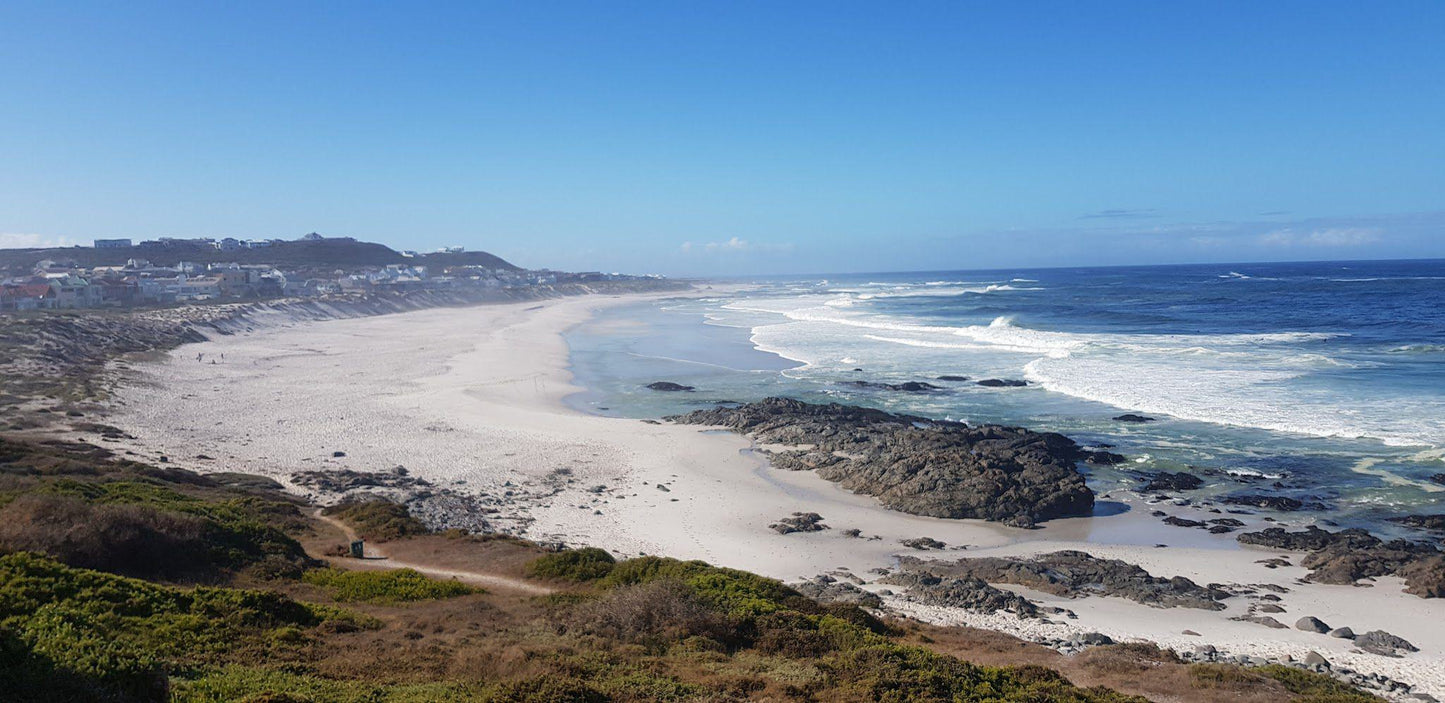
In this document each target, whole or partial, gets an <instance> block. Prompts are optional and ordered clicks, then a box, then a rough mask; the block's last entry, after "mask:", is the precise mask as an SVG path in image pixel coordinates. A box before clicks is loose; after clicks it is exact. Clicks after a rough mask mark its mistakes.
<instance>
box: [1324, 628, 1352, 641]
mask: <svg viewBox="0 0 1445 703" xmlns="http://www.w3.org/2000/svg"><path fill="white" fill-rule="evenodd" d="M1330 637H1338V638H1339V639H1342V640H1352V639H1354V638H1355V631H1354V630H1351V629H1350V628H1348V627H1337V628H1335V629H1333V630H1330Z"/></svg>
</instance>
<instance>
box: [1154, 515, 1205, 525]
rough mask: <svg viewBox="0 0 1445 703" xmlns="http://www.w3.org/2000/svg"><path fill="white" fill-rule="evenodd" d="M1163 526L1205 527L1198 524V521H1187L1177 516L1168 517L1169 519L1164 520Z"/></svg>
mask: <svg viewBox="0 0 1445 703" xmlns="http://www.w3.org/2000/svg"><path fill="white" fill-rule="evenodd" d="M1164 524H1166V525H1173V526H1175V527H1204V526H1205V524H1204V523H1202V522H1200V521H1198V520H1190V519H1188V518H1182V517H1179V516H1177V515H1170V516H1169V517H1166V518H1164Z"/></svg>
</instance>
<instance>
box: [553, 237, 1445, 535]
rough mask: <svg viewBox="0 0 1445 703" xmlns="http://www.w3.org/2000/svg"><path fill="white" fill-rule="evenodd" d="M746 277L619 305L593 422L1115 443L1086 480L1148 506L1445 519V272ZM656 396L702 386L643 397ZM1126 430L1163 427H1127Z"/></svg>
mask: <svg viewBox="0 0 1445 703" xmlns="http://www.w3.org/2000/svg"><path fill="white" fill-rule="evenodd" d="M747 283H749V284H751V286H752V287H751V289H750V290H747V291H746V292H737V293H734V292H729V293H726V294H718V295H715V296H711V297H703V298H700V299H675V300H664V301H660V302H649V303H643V304H638V305H632V306H625V307H620V308H615V309H612V310H609V311H606V312H604V313H602V314H600V315H599V316H598V317H596V318H594V319H592V320H590V321H589V322H587V323H585V324H583V325H580V326H578V327H577V328H575V329H573V330H572V331H571V332H569V334H568V338H567V339H568V343H569V344H570V345H571V349H572V361H573V368H574V372H575V374H576V377H577V380H578V383H579V384H580V385H582V386H583V387H584V388H586V389H587V390H586V391H585V392H583V393H580V394H578V395H576V396H575V397H573V398H572V399H571V402H572V404H573V405H574V406H575V407H577V408H579V409H582V410H585V411H587V412H593V413H599V414H604V415H613V416H623V417H639V418H644V417H658V416H662V415H666V414H670V413H676V412H683V411H686V410H689V409H692V408H696V407H699V406H704V405H707V404H711V403H716V402H722V401H734V402H746V401H750V400H756V399H759V398H763V397H767V396H770V395H786V396H791V397H795V398H801V399H804V400H810V401H819V402H823V401H836V402H842V403H850V404H857V405H867V406H873V407H879V408H884V409H887V410H891V411H898V412H909V413H915V414H919V415H926V416H929V417H936V418H949V419H954V420H962V421H966V422H974V423H1004V424H1010V425H1021V426H1024V427H1028V428H1031V429H1036V430H1052V431H1057V432H1061V433H1064V434H1066V435H1068V436H1070V437H1073V438H1074V439H1076V440H1078V441H1079V442H1081V443H1083V444H1088V445H1112V446H1113V447H1114V448H1113V450H1112V451H1115V452H1119V453H1122V454H1124V455H1126V456H1127V457H1129V462H1128V463H1127V464H1124V465H1121V466H1118V467H1108V468H1099V467H1090V468H1087V469H1086V470H1087V471H1088V472H1089V473H1090V476H1089V481H1090V485H1091V486H1092V487H1093V488H1094V490H1095V491H1096V492H1097V493H1100V494H1102V495H1108V494H1110V493H1111V492H1114V491H1137V490H1138V489H1139V487H1140V485H1141V477H1142V476H1143V475H1145V474H1147V473H1149V472H1158V471H1190V472H1193V473H1196V474H1198V475H1200V476H1201V477H1202V478H1204V479H1205V481H1206V484H1207V485H1206V487H1205V488H1204V489H1203V490H1202V491H1200V492H1198V493H1196V494H1195V495H1193V497H1192V499H1193V500H1201V499H1209V498H1211V497H1218V496H1221V495H1228V494H1249V495H1271V496H1283V497H1291V498H1297V499H1300V500H1303V501H1306V502H1313V503H1322V504H1324V505H1325V506H1326V509H1325V510H1324V511H1317V512H1310V513H1309V514H1308V515H1307V516H1306V515H1305V514H1303V513H1301V514H1293V515H1290V516H1288V517H1291V518H1306V519H1308V520H1311V521H1322V522H1325V523H1326V524H1338V525H1343V526H1365V527H1369V528H1371V529H1374V530H1376V531H1383V532H1387V533H1391V532H1398V528H1396V527H1395V526H1394V525H1393V524H1392V523H1388V522H1386V521H1385V519H1386V518H1388V517H1392V516H1397V515H1400V514H1406V513H1422V512H1425V513H1428V512H1440V511H1441V510H1442V508H1445V485H1442V484H1441V483H1438V482H1437V481H1438V480H1439V479H1436V480H1432V477H1435V476H1437V475H1438V474H1442V473H1445V451H1442V449H1445V261H1393V262H1328V263H1287V264H1235V265H1191V266H1152V267H1128V268H1078V269H1035V270H993V271H945V272H923V273H890V274H865V275H841V276H814V277H807V276H800V277H780V278H768V279H759V280H754V281H748V282H747ZM940 376H963V377H967V378H968V379H969V380H968V381H944V380H939V377H940ZM983 379H1008V380H1021V381H1026V382H1027V384H1028V385H1026V386H1023V387H1003V388H994V387H985V386H980V385H978V384H977V381H978V380H983ZM658 380H666V381H673V382H676V383H681V384H685V385H690V386H695V387H696V388H697V390H696V391H694V392H691V393H664V392H657V391H651V390H647V389H645V388H644V387H643V386H645V385H646V384H647V383H650V382H652V381H658ZM857 381H864V382H869V383H895V384H896V383H902V382H906V381H920V382H926V383H930V384H933V385H935V386H938V387H939V390H933V391H927V392H917V393H912V392H904V391H896V390H888V389H884V388H879V387H862V386H859V385H856V384H855V383H854V382H857ZM1123 413H1134V414H1138V415H1145V416H1148V417H1150V418H1154V421H1153V422H1147V423H1129V422H1122V421H1119V420H1116V419H1115V418H1116V417H1118V416H1119V415H1121V414H1123ZM1284 517H1286V516H1281V518H1284ZM1416 536H1418V535H1416Z"/></svg>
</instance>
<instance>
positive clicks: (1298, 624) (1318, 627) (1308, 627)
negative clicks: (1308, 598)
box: [1294, 616, 1331, 635]
mask: <svg viewBox="0 0 1445 703" xmlns="http://www.w3.org/2000/svg"><path fill="white" fill-rule="evenodd" d="M1294 628H1295V629H1296V630H1304V631H1305V632H1318V633H1320V634H1322V635H1323V634H1325V633H1326V632H1329V631H1330V629H1331V628H1330V626H1329V625H1326V624H1325V623H1324V621H1322V620H1320V619H1319V618H1317V617H1314V616H1305V617H1302V618H1300V619H1299V620H1296V621H1295V623H1294Z"/></svg>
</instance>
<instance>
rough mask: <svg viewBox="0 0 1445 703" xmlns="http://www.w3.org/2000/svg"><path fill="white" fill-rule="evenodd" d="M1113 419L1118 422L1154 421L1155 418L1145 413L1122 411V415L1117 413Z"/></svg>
mask: <svg viewBox="0 0 1445 703" xmlns="http://www.w3.org/2000/svg"><path fill="white" fill-rule="evenodd" d="M1114 419H1115V420H1116V421H1118V422H1155V419H1154V418H1152V417H1149V416H1147V415H1135V414H1134V413H1124V414H1123V415H1119V416H1117V417H1115V418H1114Z"/></svg>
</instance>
